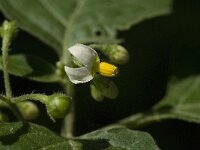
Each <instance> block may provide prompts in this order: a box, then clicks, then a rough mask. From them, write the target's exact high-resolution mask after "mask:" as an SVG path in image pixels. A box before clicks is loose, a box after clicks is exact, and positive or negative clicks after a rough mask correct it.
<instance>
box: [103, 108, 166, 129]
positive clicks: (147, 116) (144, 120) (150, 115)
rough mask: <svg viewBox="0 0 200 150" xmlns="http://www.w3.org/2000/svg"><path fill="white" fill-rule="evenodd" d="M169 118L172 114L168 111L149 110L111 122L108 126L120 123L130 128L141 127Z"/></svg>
mask: <svg viewBox="0 0 200 150" xmlns="http://www.w3.org/2000/svg"><path fill="white" fill-rule="evenodd" d="M168 118H170V116H169V115H168V114H167V113H163V112H160V113H159V112H154V111H148V112H143V113H137V114H134V115H132V116H130V117H127V118H125V119H122V120H119V121H118V122H116V123H114V124H111V125H109V126H107V127H112V126H116V125H120V126H125V127H127V128H130V129H139V128H142V127H144V126H147V125H149V124H152V123H155V122H160V121H162V120H164V119H168Z"/></svg>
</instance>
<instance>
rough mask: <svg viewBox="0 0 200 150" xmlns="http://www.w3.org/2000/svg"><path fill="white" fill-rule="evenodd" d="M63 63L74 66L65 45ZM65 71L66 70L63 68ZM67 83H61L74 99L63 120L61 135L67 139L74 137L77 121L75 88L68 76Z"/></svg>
mask: <svg viewBox="0 0 200 150" xmlns="http://www.w3.org/2000/svg"><path fill="white" fill-rule="evenodd" d="M61 61H62V63H63V64H64V65H67V66H70V65H71V64H72V57H71V55H70V53H69V51H68V50H67V45H66V44H65V45H64V48H63V55H62V58H61ZM63 69H64V68H63ZM65 79H66V82H63V83H61V86H62V87H63V90H64V91H65V93H66V94H67V95H68V96H70V97H72V102H71V107H70V110H69V113H68V114H67V115H66V116H65V118H64V120H63V126H62V129H61V135H62V136H63V137H65V138H72V137H73V136H74V121H75V100H74V86H73V84H72V83H71V82H70V81H69V79H68V78H67V76H66V78H65Z"/></svg>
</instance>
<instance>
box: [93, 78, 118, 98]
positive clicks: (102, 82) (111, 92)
mask: <svg viewBox="0 0 200 150" xmlns="http://www.w3.org/2000/svg"><path fill="white" fill-rule="evenodd" d="M93 84H94V86H95V87H96V89H97V90H98V91H100V92H101V94H102V95H103V96H105V97H107V98H110V99H115V98H116V97H117V96H118V94H119V91H118V88H117V86H116V85H115V83H114V82H113V81H112V80H110V79H109V78H105V77H102V76H100V75H96V76H95V78H94V80H93Z"/></svg>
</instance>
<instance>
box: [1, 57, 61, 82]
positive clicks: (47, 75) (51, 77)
mask: <svg viewBox="0 0 200 150" xmlns="http://www.w3.org/2000/svg"><path fill="white" fill-rule="evenodd" d="M8 69H9V73H10V74H13V75H16V76H19V77H25V78H28V79H31V80H35V81H40V82H56V81H57V80H58V78H57V76H55V67H54V66H53V65H51V64H49V63H48V62H46V61H45V60H43V59H41V58H39V57H36V56H30V55H11V56H9V58H8ZM0 70H2V58H1V57H0Z"/></svg>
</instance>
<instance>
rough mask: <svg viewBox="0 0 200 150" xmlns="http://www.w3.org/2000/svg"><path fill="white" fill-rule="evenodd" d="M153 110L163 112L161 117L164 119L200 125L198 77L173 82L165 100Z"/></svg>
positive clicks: (199, 82)
mask: <svg viewBox="0 0 200 150" xmlns="http://www.w3.org/2000/svg"><path fill="white" fill-rule="evenodd" d="M155 110H156V111H161V112H162V110H163V114H162V115H165V116H166V118H177V119H182V120H185V121H190V122H196V123H200V76H196V77H194V76H193V77H188V78H186V79H183V80H181V81H178V82H176V83H174V82H173V84H172V85H170V86H169V91H168V93H167V95H166V96H165V98H164V99H163V100H162V101H161V102H159V103H158V104H157V105H156V106H155ZM158 115H159V114H158Z"/></svg>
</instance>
